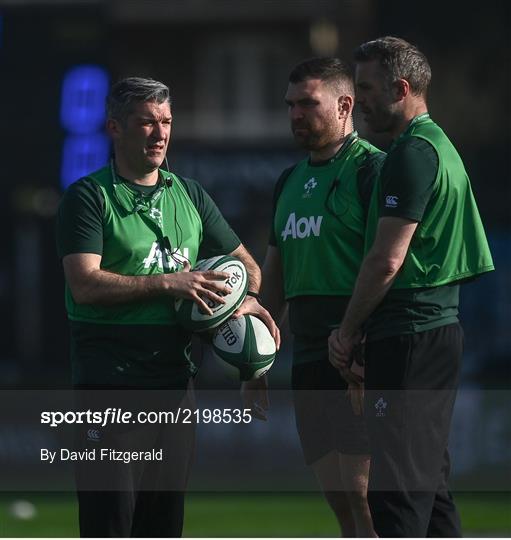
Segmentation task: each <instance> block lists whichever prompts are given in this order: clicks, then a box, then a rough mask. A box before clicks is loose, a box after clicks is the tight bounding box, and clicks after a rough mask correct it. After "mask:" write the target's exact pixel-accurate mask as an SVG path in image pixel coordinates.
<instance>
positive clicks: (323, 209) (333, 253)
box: [270, 133, 385, 360]
mask: <svg viewBox="0 0 511 540" xmlns="http://www.w3.org/2000/svg"><path fill="white" fill-rule="evenodd" d="M384 158H385V154H384V153H383V152H381V151H379V150H378V149H377V148H375V147H374V146H372V145H370V144H369V143H368V142H367V141H365V140H363V139H360V138H359V137H358V135H357V134H356V133H353V134H352V135H351V136H350V137H349V138H348V139H347V140H346V142H345V143H344V145H343V146H342V148H341V149H340V151H339V152H338V153H337V155H336V156H334V157H333V158H332V159H329V160H327V161H326V162H321V163H311V162H310V160H309V159H304V160H302V161H300V162H299V163H298V164H297V165H296V166H295V167H294V168H293V170H292V171H291V172H290V173H289V174H283V175H282V176H281V178H280V179H279V182H277V185H276V189H275V197H274V200H275V203H274V217H273V227H272V233H271V235H270V244H271V245H274V246H276V247H277V248H278V249H279V252H280V255H281V259H282V267H283V279H284V290H285V297H286V299H287V300H288V301H289V320H290V325H291V330H292V332H293V334H295V336H304V337H307V336H309V337H319V336H327V335H328V334H329V333H330V331H331V329H332V327H333V326H335V325H338V324H339V323H340V320H341V318H342V315H343V313H344V310H345V308H346V303H347V300H346V298H347V297H349V296H350V295H351V293H352V291H353V286H354V283H355V280H356V277H357V274H358V270H359V267H360V264H361V261H362V257H363V250H364V235H365V225H366V210H367V207H368V205H369V200H370V197H371V192H372V186H373V183H374V180H375V177H376V176H377V174H378V172H379V169H380V166H381V164H382V162H383V160H384ZM295 360H296V359H295Z"/></svg>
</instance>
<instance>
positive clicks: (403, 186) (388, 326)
mask: <svg viewBox="0 0 511 540" xmlns="http://www.w3.org/2000/svg"><path fill="white" fill-rule="evenodd" d="M383 216H395V217H401V218H406V219H410V220H413V221H418V222H419V225H418V227H417V230H416V232H415V234H414V236H413V238H412V241H411V244H410V248H409V250H408V253H407V256H406V258H405V261H404V263H403V266H402V268H401V270H400V272H399V274H398V276H397V278H396V280H395V282H394V284H393V286H392V288H391V290H390V291H389V293H388V294H387V296H386V297H385V299H384V300H383V302H382V303H381V304H380V306H378V308H377V309H376V311H375V312H374V313H373V315H372V317H371V319H370V323H369V327H368V334H369V336H368V337H369V339H371V340H374V339H380V338H382V337H386V336H390V335H399V334H405V333H414V332H420V331H424V330H429V329H432V328H435V327H438V326H442V325H445V324H450V323H453V322H456V321H457V320H458V319H457V314H458V301H459V290H458V284H459V283H460V282H461V281H462V280H464V279H469V278H473V277H475V276H477V275H480V274H482V273H484V272H488V271H491V270H493V268H494V267H493V262H492V258H491V254H490V251H489V248H488V243H487V240H486V236H485V233H484V229H483V226H482V223H481V219H480V217H479V213H478V210H477V206H476V203H475V200H474V197H473V194H472V190H471V187H470V182H469V179H468V176H467V174H466V172H465V168H464V166H463V163H462V161H461V158H460V157H459V155H458V153H457V151H456V149H455V148H454V147H453V145H452V143H451V142H450V141H449V139H448V138H447V137H446V135H445V134H444V132H443V131H442V130H441V129H440V128H439V127H438V126H437V125H436V124H435V123H434V122H433V121H432V120H431V119H430V118H429V115H428V114H425V115H421V116H419V117H417V118H415V119H414V120H413V121H412V122H411V123H410V125H409V127H408V129H407V130H406V131H405V132H404V133H403V134H402V135H401V136H400V137H399V138H398V139H397V140H396V141H395V142H394V144H393V145H392V147H391V148H390V150H389V154H388V157H387V160H386V162H385V165H384V167H383V170H382V173H381V177H380V181H379V182H378V183H377V187H376V189H375V190H374V193H373V198H372V201H371V206H370V211H369V217H368V232H367V237H366V250H368V249H369V248H370V246H371V245H372V242H373V241H374V237H375V234H376V228H377V223H378V220H379V218H380V217H383Z"/></svg>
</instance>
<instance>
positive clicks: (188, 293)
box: [161, 262, 231, 315]
mask: <svg viewBox="0 0 511 540" xmlns="http://www.w3.org/2000/svg"><path fill="white" fill-rule="evenodd" d="M190 270H191V268H190V264H189V263H188V262H185V264H184V267H183V270H182V271H181V272H174V273H172V274H161V279H162V280H164V284H165V289H166V290H167V292H168V293H169V294H171V295H172V296H175V297H177V298H187V299H191V300H193V301H194V302H195V303H196V304H197V305H198V306H199V308H200V310H201V311H203V312H204V313H207V314H208V315H213V311H212V310H211V308H209V306H208V305H207V304H206V302H205V301H204V300H205V299H209V300H212V301H213V302H216V303H220V304H225V300H224V299H223V296H225V295H226V294H229V293H230V292H231V288H230V287H228V286H227V285H226V284H225V281H226V280H227V279H228V278H229V277H230V274H229V273H228V272H216V271H215V270H206V271H205V272H200V271H195V272H191V271H190Z"/></svg>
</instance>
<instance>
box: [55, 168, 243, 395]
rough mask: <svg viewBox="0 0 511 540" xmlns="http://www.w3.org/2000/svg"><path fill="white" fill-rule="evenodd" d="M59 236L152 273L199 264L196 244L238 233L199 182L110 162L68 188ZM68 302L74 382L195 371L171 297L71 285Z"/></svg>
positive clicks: (124, 267) (123, 266)
mask: <svg viewBox="0 0 511 540" xmlns="http://www.w3.org/2000/svg"><path fill="white" fill-rule="evenodd" d="M114 178H115V180H114ZM169 178H171V179H172V185H169V183H168V182H166V180H167V179H169ZM57 244H58V251H59V254H60V256H61V257H64V256H65V255H67V254H71V253H97V254H98V255H101V256H102V259H101V268H103V269H105V270H108V271H111V272H114V273H119V274H123V275H150V274H157V273H168V272H174V271H178V270H179V269H180V268H182V264H183V262H184V261H185V259H188V260H189V261H190V263H191V265H192V266H193V265H194V264H195V261H196V259H197V257H198V252H199V249H200V252H201V256H204V257H208V256H213V255H217V254H219V253H230V252H232V251H233V250H234V249H236V247H238V246H239V244H240V241H239V238H238V237H237V236H236V235H235V234H234V232H233V231H232V230H231V229H230V227H229V226H228V224H227V223H226V222H225V220H224V219H223V217H222V216H221V214H220V212H219V211H218V209H217V207H216V205H215V204H214V203H213V201H212V200H211V199H210V197H209V196H208V195H207V193H206V192H205V191H204V190H203V189H202V188H201V187H200V186H199V185H198V184H197V183H196V182H194V181H190V180H187V179H183V178H181V177H178V176H177V175H175V174H172V173H167V172H166V171H162V170H160V182H159V184H158V185H157V186H151V187H144V186H138V185H136V184H131V183H129V182H127V181H125V180H123V179H121V178H118V177H117V176H116V175H113V174H112V170H111V168H110V167H105V168H103V169H101V170H99V171H97V172H96V173H93V174H91V175H90V176H89V177H87V178H84V179H82V180H80V181H78V182H76V183H75V184H73V185H72V186H70V188H69V189H68V191H67V192H66V194H65V196H64V198H63V200H62V202H61V205H60V208H59V214H58V223H57ZM66 307H67V309H68V314H69V319H70V321H71V329H72V359H73V380H74V382H75V383H77V384H98V383H99V382H100V381H101V384H113V385H119V384H121V382H122V384H124V385H133V386H145V387H147V386H154V385H158V386H159V385H163V386H164V385H168V384H170V383H173V382H175V381H176V380H178V379H180V380H182V381H185V380H186V379H187V377H188V376H189V375H190V373H193V371H194V367H193V365H192V364H191V362H190V361H189V342H190V335H189V333H188V332H186V331H184V330H183V329H182V328H180V327H179V326H177V325H176V324H175V314H174V302H173V299H172V298H171V297H168V298H162V299H154V300H150V301H143V302H130V303H124V304H117V305H112V306H97V305H94V306H92V305H78V304H76V303H75V302H74V300H73V298H72V295H71V292H70V290H69V288H68V287H67V286H66ZM125 329H126V331H125Z"/></svg>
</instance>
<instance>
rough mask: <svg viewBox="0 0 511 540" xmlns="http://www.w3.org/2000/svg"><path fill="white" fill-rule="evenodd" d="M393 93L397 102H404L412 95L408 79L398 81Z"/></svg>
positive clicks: (395, 83)
mask: <svg viewBox="0 0 511 540" xmlns="http://www.w3.org/2000/svg"><path fill="white" fill-rule="evenodd" d="M393 92H394V98H395V100H396V101H401V100H403V99H404V98H405V97H406V96H408V94H409V93H410V83H409V82H408V81H407V80H406V79H397V81H394V83H393Z"/></svg>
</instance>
